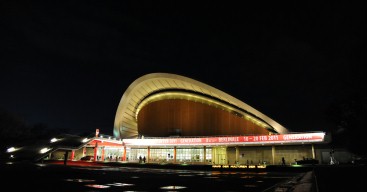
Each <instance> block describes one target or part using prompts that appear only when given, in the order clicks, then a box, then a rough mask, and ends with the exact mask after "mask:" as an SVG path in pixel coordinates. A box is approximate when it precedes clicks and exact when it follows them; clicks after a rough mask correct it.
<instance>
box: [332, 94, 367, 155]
mask: <svg viewBox="0 0 367 192" xmlns="http://www.w3.org/2000/svg"><path fill="white" fill-rule="evenodd" d="M366 111H367V98H366V96H364V95H361V94H355V95H350V96H348V97H345V98H344V99H341V100H338V101H334V102H333V103H332V104H331V105H330V106H329V108H328V110H327V116H328V119H329V120H330V121H331V122H332V123H333V124H334V129H332V130H331V134H332V144H333V145H334V146H343V147H346V148H347V149H349V151H351V152H352V153H354V154H356V155H359V156H363V157H366V147H365V146H366V141H367V140H366V138H365V137H366V134H365V133H366V117H367V115H366Z"/></svg>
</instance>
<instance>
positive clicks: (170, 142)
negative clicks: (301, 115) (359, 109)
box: [123, 133, 325, 146]
mask: <svg viewBox="0 0 367 192" xmlns="http://www.w3.org/2000/svg"><path fill="white" fill-rule="evenodd" d="M324 137H325V133H302V134H284V135H258V136H232V137H207V138H176V139H172V138H167V139H124V140H123V141H124V143H125V145H130V146H134V145H135V146H187V145H205V146H218V145H265V144H267V145H271V144H290V143H291V144H292V143H315V142H323V141H324Z"/></svg>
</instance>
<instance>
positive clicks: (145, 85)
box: [114, 73, 288, 138]
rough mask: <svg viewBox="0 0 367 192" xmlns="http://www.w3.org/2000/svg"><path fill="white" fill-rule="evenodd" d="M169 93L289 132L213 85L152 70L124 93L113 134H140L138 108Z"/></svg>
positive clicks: (129, 135) (127, 135)
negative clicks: (174, 91) (238, 113)
mask: <svg viewBox="0 0 367 192" xmlns="http://www.w3.org/2000/svg"><path fill="white" fill-rule="evenodd" d="M165 90H166V91H169V90H179V91H180V92H176V93H169V94H168V93H166V95H162V94H161V95H159V94H158V93H162V92H164V91H165ZM185 92H187V93H186V96H183V94H182V93H185ZM155 94H157V95H155ZM168 95H170V96H176V97H186V98H191V99H199V100H202V101H205V102H208V103H212V104H215V105H217V106H220V107H223V108H225V109H226V110H229V111H231V110H236V111H240V112H241V113H242V114H243V116H244V117H245V118H247V119H250V120H252V121H254V122H257V123H258V124H261V125H262V126H263V127H266V128H268V129H271V130H274V132H277V133H281V134H284V133H287V132H288V130H287V129H286V128H285V127H283V126H282V125H280V124H279V123H277V122H276V121H274V120H273V119H271V118H270V117H268V116H266V115H264V114H262V113H261V112H259V111H258V110H256V109H254V108H253V107H251V106H249V105H247V104H246V103H244V102H242V101H240V100H238V99H236V98H234V97H232V96H231V95H229V94H227V93H224V92H223V91H220V90H218V89H216V88H214V87H211V86H209V85H207V84H204V83H202V82H199V81H196V80H194V79H190V78H187V77H184V76H180V75H176V74H169V73H151V74H147V75H144V76H142V77H140V78H138V79H136V80H135V81H134V82H133V83H132V84H131V85H130V86H129V87H128V88H127V89H126V91H125V93H124V94H123V95H122V98H121V100H120V103H119V105H118V108H117V112H116V116H115V123H114V136H115V137H117V138H133V137H136V136H138V127H137V116H138V113H139V110H140V109H141V108H142V107H144V106H145V105H146V104H148V103H149V102H152V101H154V100H159V99H164V98H167V97H168ZM208 98H210V99H208ZM211 98H214V99H211Z"/></svg>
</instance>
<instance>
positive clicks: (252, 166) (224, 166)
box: [212, 165, 266, 169]
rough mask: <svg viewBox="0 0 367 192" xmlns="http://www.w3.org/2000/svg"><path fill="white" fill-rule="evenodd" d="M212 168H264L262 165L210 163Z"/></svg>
mask: <svg viewBox="0 0 367 192" xmlns="http://www.w3.org/2000/svg"><path fill="white" fill-rule="evenodd" d="M212 168H214V169H219V168H224V169H265V168H266V166H264V165H212Z"/></svg>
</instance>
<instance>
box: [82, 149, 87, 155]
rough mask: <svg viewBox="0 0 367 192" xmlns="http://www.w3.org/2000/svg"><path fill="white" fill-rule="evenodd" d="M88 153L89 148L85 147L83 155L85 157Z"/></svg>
mask: <svg viewBox="0 0 367 192" xmlns="http://www.w3.org/2000/svg"><path fill="white" fill-rule="evenodd" d="M86 154H87V148H86V147H83V154H82V156H83V157H85V155H86Z"/></svg>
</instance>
